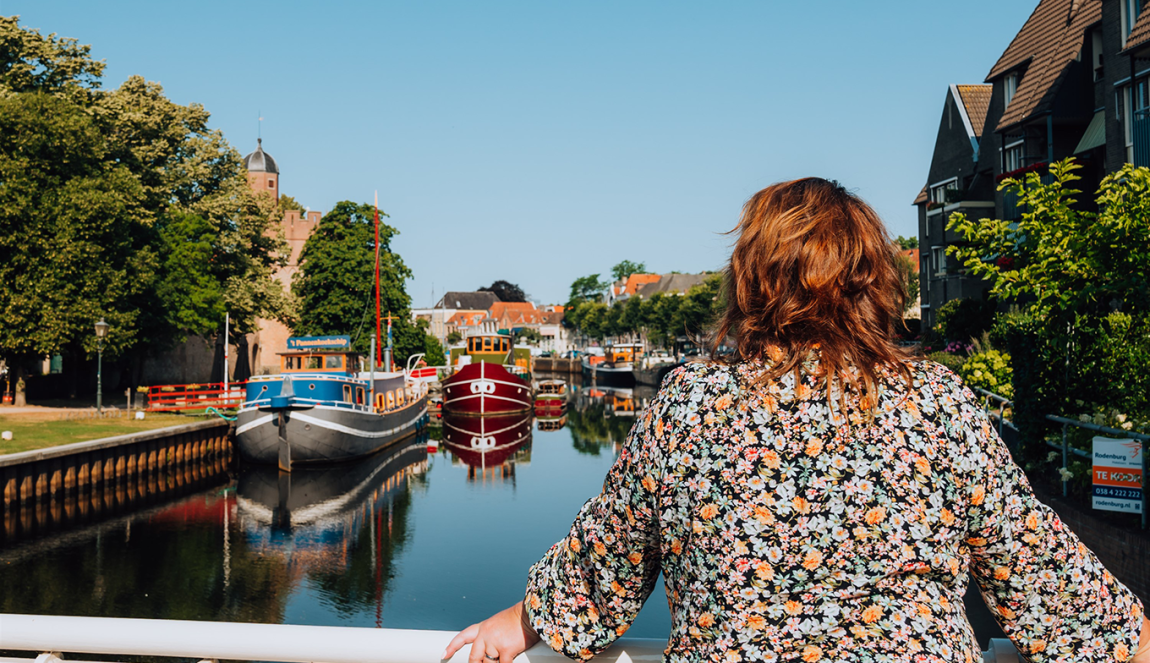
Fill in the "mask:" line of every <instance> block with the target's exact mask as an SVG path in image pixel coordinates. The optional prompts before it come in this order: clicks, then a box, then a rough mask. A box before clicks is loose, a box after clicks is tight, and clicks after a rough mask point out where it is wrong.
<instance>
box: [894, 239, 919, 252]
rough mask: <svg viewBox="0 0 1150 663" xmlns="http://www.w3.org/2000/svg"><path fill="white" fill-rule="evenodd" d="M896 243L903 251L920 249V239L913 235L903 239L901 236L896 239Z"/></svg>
mask: <svg viewBox="0 0 1150 663" xmlns="http://www.w3.org/2000/svg"><path fill="white" fill-rule="evenodd" d="M894 241H895V243H896V244H898V246H899V248H901V249H902V250H903V251H906V250H908V249H917V248H918V237H916V236H914V235H911V236H910V237H903V236H902V235H899V236H898V237H896V238H895V240H894Z"/></svg>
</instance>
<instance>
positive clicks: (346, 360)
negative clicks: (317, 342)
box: [280, 350, 359, 373]
mask: <svg viewBox="0 0 1150 663" xmlns="http://www.w3.org/2000/svg"><path fill="white" fill-rule="evenodd" d="M358 366H359V362H358V356H357V355H356V354H355V353H349V352H338V351H326V352H325V351H322V350H316V351H305V352H281V353H280V372H281V373H354V372H355V371H356V370H357V369H358Z"/></svg>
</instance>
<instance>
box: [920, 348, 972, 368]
mask: <svg viewBox="0 0 1150 663" xmlns="http://www.w3.org/2000/svg"><path fill="white" fill-rule="evenodd" d="M926 358H927V359H929V360H931V361H933V362H936V363H939V364H942V365H943V366H946V367H947V368H949V369H950V370H952V371H954V372H955V373H958V372H959V371H961V370H962V365H963V364H964V363H965V362H966V358H965V357H963V356H962V355H956V354H954V353H953V352H932V353H930V354H928V355H927V356H926Z"/></svg>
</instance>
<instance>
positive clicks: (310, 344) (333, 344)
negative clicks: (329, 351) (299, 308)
mask: <svg viewBox="0 0 1150 663" xmlns="http://www.w3.org/2000/svg"><path fill="white" fill-rule="evenodd" d="M287 346H288V350H308V349H316V348H347V347H350V346H351V337H350V336H293V337H291V338H289V339H288V342H287Z"/></svg>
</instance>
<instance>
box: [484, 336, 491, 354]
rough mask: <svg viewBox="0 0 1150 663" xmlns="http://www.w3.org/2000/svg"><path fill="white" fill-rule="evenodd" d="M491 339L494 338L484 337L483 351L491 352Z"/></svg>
mask: <svg viewBox="0 0 1150 663" xmlns="http://www.w3.org/2000/svg"><path fill="white" fill-rule="evenodd" d="M491 340H492V339H490V338H485V339H483V351H484V352H491Z"/></svg>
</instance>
